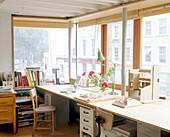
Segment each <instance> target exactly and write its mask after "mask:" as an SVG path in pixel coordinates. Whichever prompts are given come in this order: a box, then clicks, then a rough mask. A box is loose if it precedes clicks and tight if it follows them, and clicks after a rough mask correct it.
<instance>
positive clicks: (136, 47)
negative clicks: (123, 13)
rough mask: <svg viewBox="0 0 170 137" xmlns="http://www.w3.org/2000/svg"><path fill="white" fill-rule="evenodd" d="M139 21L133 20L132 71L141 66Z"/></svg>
mask: <svg viewBox="0 0 170 137" xmlns="http://www.w3.org/2000/svg"><path fill="white" fill-rule="evenodd" d="M141 20H142V19H136V20H134V33H133V69H139V68H140V66H141V59H140V57H141Z"/></svg>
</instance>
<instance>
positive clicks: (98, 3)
mask: <svg viewBox="0 0 170 137" xmlns="http://www.w3.org/2000/svg"><path fill="white" fill-rule="evenodd" d="M135 1H139V0H0V12H1V13H3V12H5V13H6V12H8V13H11V14H15V15H25V16H42V17H57V18H70V17H77V16H81V15H85V14H88V13H93V12H96V11H101V10H104V9H108V8H112V7H115V6H118V5H122V4H127V3H130V2H135Z"/></svg>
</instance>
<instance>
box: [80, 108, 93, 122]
mask: <svg viewBox="0 0 170 137" xmlns="http://www.w3.org/2000/svg"><path fill="white" fill-rule="evenodd" d="M81 116H83V117H86V118H89V119H92V118H93V109H91V108H85V107H80V117H81Z"/></svg>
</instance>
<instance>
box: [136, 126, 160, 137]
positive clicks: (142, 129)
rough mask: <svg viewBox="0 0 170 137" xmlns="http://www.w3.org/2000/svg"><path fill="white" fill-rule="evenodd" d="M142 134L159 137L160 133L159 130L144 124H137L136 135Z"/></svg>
mask: <svg viewBox="0 0 170 137" xmlns="http://www.w3.org/2000/svg"><path fill="white" fill-rule="evenodd" d="M139 133H141V134H144V135H146V136H149V137H160V136H161V131H160V129H157V128H154V127H151V126H149V125H146V124H142V123H138V124H137V134H139Z"/></svg>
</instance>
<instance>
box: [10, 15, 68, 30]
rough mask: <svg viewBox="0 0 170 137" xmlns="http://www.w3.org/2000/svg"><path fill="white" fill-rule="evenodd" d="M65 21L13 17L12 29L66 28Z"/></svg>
mask: <svg viewBox="0 0 170 137" xmlns="http://www.w3.org/2000/svg"><path fill="white" fill-rule="evenodd" d="M67 22H68V21H67V20H66V19H53V18H36V17H18V16H14V17H13V26H14V27H31V28H68V23H67Z"/></svg>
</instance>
